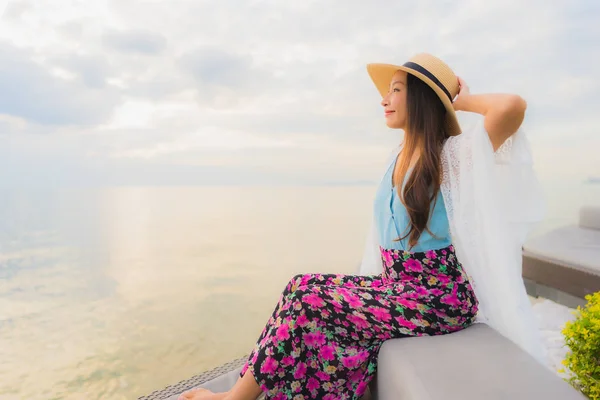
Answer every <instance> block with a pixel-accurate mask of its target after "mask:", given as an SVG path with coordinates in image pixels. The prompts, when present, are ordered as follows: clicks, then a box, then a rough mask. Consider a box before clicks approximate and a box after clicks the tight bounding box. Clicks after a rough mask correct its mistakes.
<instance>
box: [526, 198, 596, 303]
mask: <svg viewBox="0 0 600 400" xmlns="http://www.w3.org/2000/svg"><path fill="white" fill-rule="evenodd" d="M523 278H524V280H525V283H526V287H527V291H528V293H529V294H530V295H532V296H534V297H537V296H540V297H544V298H546V299H549V300H553V301H555V302H557V303H561V304H564V305H566V306H569V307H576V306H578V305H583V304H585V300H584V297H585V295H586V294H590V293H594V292H597V291H600V207H583V208H581V210H580V212H579V224H578V225H570V226H564V227H561V228H557V229H555V230H553V231H551V232H548V233H546V234H542V235H540V236H538V237H535V238H532V239H531V240H529V241H527V242H526V243H525V246H523Z"/></svg>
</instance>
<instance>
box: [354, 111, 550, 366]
mask: <svg viewBox="0 0 600 400" xmlns="http://www.w3.org/2000/svg"><path fill="white" fill-rule="evenodd" d="M397 151H398V149H396V150H395V151H394V152H393V153H394V154H397ZM442 170H443V179H442V185H441V192H442V195H443V196H444V202H445V204H446V211H447V214H448V220H449V222H450V232H451V236H452V242H453V244H454V247H455V249H456V253H457V257H458V259H459V261H460V262H461V264H462V265H463V268H464V269H465V271H466V272H467V274H468V275H469V277H470V279H471V283H472V285H473V288H474V290H475V294H476V296H477V298H478V300H479V312H478V315H477V319H476V322H484V323H486V324H488V325H490V326H491V327H492V328H494V329H495V330H497V331H498V332H500V333H501V334H502V335H504V336H505V337H507V338H508V339H510V340H512V341H513V342H514V343H516V344H517V345H519V346H520V347H521V348H523V349H524V350H526V351H527V352H529V353H530V354H531V355H532V356H533V357H535V358H536V359H537V360H538V361H540V362H541V363H542V364H544V365H546V364H547V363H546V354H545V350H544V348H543V346H542V341H541V337H540V334H539V330H538V327H537V323H536V320H535V316H534V314H533V311H532V307H531V303H530V301H529V298H528V296H527V293H526V290H525V286H524V283H523V278H522V276H521V269H522V253H521V251H522V244H523V241H524V240H525V238H526V235H527V232H528V230H529V228H530V227H531V225H532V224H533V223H535V222H537V221H539V220H540V219H541V218H542V216H543V204H544V203H543V201H542V196H541V190H540V186H539V184H538V182H537V179H536V177H535V174H534V171H533V163H532V157H531V151H530V147H529V143H528V141H527V138H526V137H525V134H524V133H523V131H522V130H519V131H517V132H516V133H515V134H514V135H512V136H511V138H509V139H508V140H507V141H506V142H505V143H504V144H503V145H502V146H501V147H500V148H499V149H498V150H497V151H496V152H494V151H493V147H492V144H491V142H490V140H489V136H488V134H487V132H486V131H485V129H484V127H483V121H481V122H480V123H479V124H477V125H476V126H475V127H474V128H472V129H469V130H466V131H463V133H462V134H460V135H458V136H454V137H451V138H449V139H448V140H447V141H446V143H445V144H444V147H443V150H442ZM382 269H383V266H382V263H381V257H380V254H379V244H378V240H377V230H376V226H375V219H374V218H373V224H372V226H371V229H370V232H369V235H368V238H367V245H366V248H365V252H364V255H363V260H362V263H361V266H360V274H362V275H372V274H380V273H381V272H382Z"/></svg>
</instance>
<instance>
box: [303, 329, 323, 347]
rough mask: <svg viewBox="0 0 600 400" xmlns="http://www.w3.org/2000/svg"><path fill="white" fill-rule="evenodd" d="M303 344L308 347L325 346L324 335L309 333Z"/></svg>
mask: <svg viewBox="0 0 600 400" xmlns="http://www.w3.org/2000/svg"><path fill="white" fill-rule="evenodd" d="M304 343H306V345H307V346H308V347H321V346H323V345H324V344H325V335H324V334H323V333H321V332H318V331H317V332H310V333H307V334H306V335H305V336H304Z"/></svg>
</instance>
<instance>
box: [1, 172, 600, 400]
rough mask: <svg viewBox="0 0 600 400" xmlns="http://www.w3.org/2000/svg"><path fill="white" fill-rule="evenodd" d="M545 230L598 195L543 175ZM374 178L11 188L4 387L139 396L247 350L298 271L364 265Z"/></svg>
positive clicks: (17, 393) (4, 209)
mask: <svg viewBox="0 0 600 400" xmlns="http://www.w3.org/2000/svg"><path fill="white" fill-rule="evenodd" d="M543 185H544V190H545V194H546V199H547V213H546V218H545V220H544V221H542V222H541V223H540V224H539V225H538V226H537V227H536V229H535V231H534V233H532V234H533V235H537V234H542V233H543V232H545V231H547V230H550V229H553V228H555V227H558V226H561V225H565V224H575V223H577V219H578V212H579V208H580V207H581V206H583V205H597V206H600V184H596V183H593V182H583V181H582V182H564V181H556V182H553V181H548V182H543ZM374 191H375V187H374V186H371V185H349V186H270V187H269V186H223V187H219V186H197V187H169V186H162V187H104V188H79V189H66V188H65V189H55V190H49V189H44V190H41V189H40V190H30V189H28V190H11V191H6V192H4V193H0V399H28V400H37V399H40V400H41V399H44V400H47V399H81V398H85V399H111V400H113V399H114V400H120V399H134V398H137V397H138V396H142V395H145V394H149V393H150V392H152V391H154V390H157V389H161V388H163V387H165V386H167V385H170V384H174V383H177V382H178V381H180V380H183V379H187V378H189V377H191V376H192V375H195V374H199V373H201V372H203V371H206V370H208V369H210V368H213V367H216V366H218V365H221V364H223V363H226V362H228V361H231V360H233V359H236V358H240V357H243V356H245V355H247V354H248V353H249V352H250V350H251V349H252V347H253V346H254V343H255V340H256V339H257V338H258V335H259V334H260V332H261V330H262V328H263V327H264V323H265V321H266V320H267V318H268V316H269V315H270V314H271V312H272V310H273V307H274V305H275V303H276V301H277V299H278V296H279V293H280V292H281V290H282V289H283V288H284V286H285V285H286V283H287V281H288V280H289V279H290V278H291V277H292V276H293V275H295V274H298V273H307V272H326V273H347V274H351V273H356V272H357V268H358V265H359V263H360V259H361V257H362V252H363V249H364V245H365V238H366V232H367V228H368V226H369V223H370V221H371V211H372V201H373V196H374Z"/></svg>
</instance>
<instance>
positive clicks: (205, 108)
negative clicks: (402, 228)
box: [0, 0, 600, 187]
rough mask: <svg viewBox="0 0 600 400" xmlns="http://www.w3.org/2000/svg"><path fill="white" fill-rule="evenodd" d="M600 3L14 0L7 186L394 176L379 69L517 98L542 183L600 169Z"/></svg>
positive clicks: (2, 76) (2, 27)
mask: <svg viewBox="0 0 600 400" xmlns="http://www.w3.org/2000/svg"><path fill="white" fill-rule="evenodd" d="M598 20H600V2H598V1H595V0H588V1H554V0H553V1H551V2H549V1H546V0H545V1H538V0H532V1H523V0H487V1H480V0H471V1H462V0H461V1H432V0H429V1H423V0H419V1H402V0H395V1H368V2H367V1H364V0H360V1H359V0H344V1H326V0H321V1H308V0H302V1H282V0H277V1H276V0H271V1H238V0H236V1H234V0H223V1H214V0H212V1H199V0H189V1H186V0H169V1H166V0H165V1H158V0H147V1H134V0H105V1H89V0H87V1H78V0H53V1H49V0H46V1H31V0H24V1H9V2H6V1H5V2H2V1H0V159H2V162H3V164H4V167H3V168H1V170H0V181H1V183H0V186H4V187H6V186H9V187H10V186H14V185H28V186H46V185H65V184H68V185H92V186H96V185H116V184H119V185H121V184H132V185H134V184H135V185H140V184H143V185H148V184H210V183H217V184H218V183H227V184H229V183H249V184H252V183H276V184H280V183H285V182H288V183H328V182H362V181H373V180H375V179H377V178H378V177H379V176H380V174H381V173H382V172H383V171H382V165H383V163H384V162H385V158H386V157H387V155H388V153H389V150H390V147H391V146H393V145H394V144H395V143H396V142H397V141H398V140H399V132H398V131H393V130H389V129H388V128H387V127H386V126H385V123H384V118H383V112H382V107H381V105H380V104H379V103H380V100H381V99H380V97H379V95H378V93H377V91H376V90H375V88H374V86H373V85H372V83H371V81H370V79H369V77H368V75H367V73H366V69H365V65H366V64H367V63H370V62H389V63H403V62H404V61H405V60H406V59H407V58H409V57H410V56H411V55H413V54H414V53H417V52H421V51H425V52H430V53H433V54H435V55H437V56H439V57H440V58H442V59H443V60H445V61H446V62H447V63H448V64H449V65H450V66H451V67H452V68H453V69H454V70H455V72H456V73H457V74H458V75H460V76H462V77H463V78H464V79H465V80H466V81H467V83H468V84H469V85H470V87H471V91H472V92H474V93H481V92H495V91H502V92H516V93H519V94H521V95H522V96H523V97H525V99H526V100H527V101H528V104H529V109H528V114H527V119H526V122H525V126H524V127H525V129H526V130H527V132H528V134H529V137H530V140H531V142H532V145H533V149H534V152H535V157H536V168H537V169H538V171H539V173H540V175H541V176H542V177H545V178H546V177H552V176H554V177H561V178H565V179H584V178H586V177H587V176H589V175H600V157H598V156H597V154H598V149H599V148H600V134H599V128H598V126H599V124H600V118H599V113H600V112H599V111H598V110H599V105H600V100H598V99H599V96H598V92H599V89H600V79H599V78H598V75H597V74H598V66H599V65H600V26H599V25H598V24H597V21H598Z"/></svg>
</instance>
